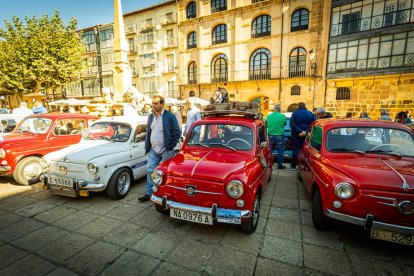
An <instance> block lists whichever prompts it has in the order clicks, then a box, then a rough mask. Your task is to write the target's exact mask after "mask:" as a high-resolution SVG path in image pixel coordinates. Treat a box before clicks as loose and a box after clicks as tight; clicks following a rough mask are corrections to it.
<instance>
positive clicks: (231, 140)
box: [227, 138, 252, 148]
mask: <svg viewBox="0 0 414 276" xmlns="http://www.w3.org/2000/svg"><path fill="white" fill-rule="evenodd" d="M234 141H240V142H243V143H245V144H246V145H247V146H248V148H251V147H252V145H250V143H249V142H247V141H246V140H244V139H241V138H233V139H230V140H229V141H228V142H227V145H229V146H230V143H232V142H234Z"/></svg>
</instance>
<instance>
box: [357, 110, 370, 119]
mask: <svg viewBox="0 0 414 276" xmlns="http://www.w3.org/2000/svg"><path fill="white" fill-rule="evenodd" d="M359 118H361V119H371V118H370V117H369V116H368V113H367V112H366V111H362V112H361V115H360V116H359Z"/></svg>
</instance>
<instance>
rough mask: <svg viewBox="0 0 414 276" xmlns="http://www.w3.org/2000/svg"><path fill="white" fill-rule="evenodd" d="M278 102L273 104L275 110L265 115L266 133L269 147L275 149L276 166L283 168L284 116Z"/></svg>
mask: <svg viewBox="0 0 414 276" xmlns="http://www.w3.org/2000/svg"><path fill="white" fill-rule="evenodd" d="M280 110H281V107H280V104H277V105H275V110H274V112H273V113H271V114H270V115H269V116H267V134H268V135H269V141H270V147H271V149H272V151H273V150H277V168H278V169H285V166H284V165H283V150H284V149H285V125H286V121H287V120H286V116H285V115H284V114H281V113H280Z"/></svg>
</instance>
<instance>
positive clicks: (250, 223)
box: [241, 192, 260, 234]
mask: <svg viewBox="0 0 414 276" xmlns="http://www.w3.org/2000/svg"><path fill="white" fill-rule="evenodd" d="M259 214H260V196H259V193H258V192H257V193H256V196H255V197H254V204H253V210H252V216H251V217H250V218H248V219H246V220H245V221H242V224H241V230H242V232H243V233H246V234H251V233H253V232H254V231H255V230H256V228H257V224H258V222H259Z"/></svg>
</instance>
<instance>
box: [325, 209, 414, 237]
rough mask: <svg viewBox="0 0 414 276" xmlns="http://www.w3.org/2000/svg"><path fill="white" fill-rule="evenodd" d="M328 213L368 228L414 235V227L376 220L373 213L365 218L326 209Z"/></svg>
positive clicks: (335, 217)
mask: <svg viewBox="0 0 414 276" xmlns="http://www.w3.org/2000/svg"><path fill="white" fill-rule="evenodd" d="M326 215H327V216H328V217H330V218H332V219H335V220H340V221H343V222H347V223H351V224H355V225H359V226H362V227H364V228H365V229H367V230H371V228H375V229H381V230H386V231H392V232H398V233H404V234H410V235H414V227H408V226H402V225H395V224H389V223H384V222H379V221H375V220H374V217H373V216H372V215H368V216H367V217H366V218H365V219H363V218H358V217H353V216H348V215H345V214H341V213H338V212H334V211H332V210H330V209H326Z"/></svg>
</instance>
